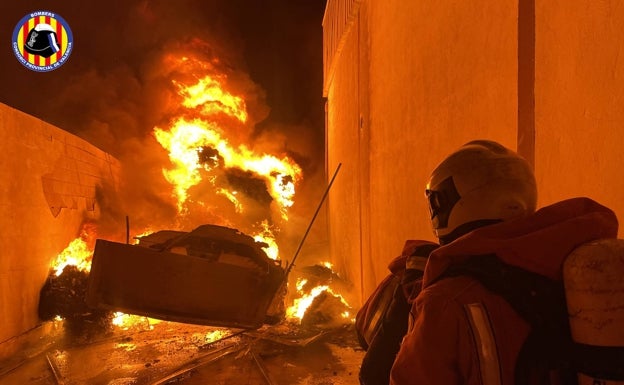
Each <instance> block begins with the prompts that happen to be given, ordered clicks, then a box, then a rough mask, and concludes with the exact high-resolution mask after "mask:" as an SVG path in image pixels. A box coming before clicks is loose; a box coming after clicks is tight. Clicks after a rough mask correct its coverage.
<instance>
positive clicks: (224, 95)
mask: <svg viewBox="0 0 624 385" xmlns="http://www.w3.org/2000/svg"><path fill="white" fill-rule="evenodd" d="M173 83H174V84H175V85H176V86H177V87H178V92H179V93H180V95H182V96H183V97H184V101H183V102H182V104H183V105H184V107H188V108H197V107H198V106H201V112H202V114H203V115H206V116H209V115H214V114H218V113H224V114H226V115H228V116H231V117H234V118H236V119H238V120H239V121H241V122H245V121H247V110H246V106H245V101H244V100H243V99H242V98H240V97H239V96H234V95H232V94H230V93H229V92H226V91H224V90H223V86H222V84H221V82H220V81H219V80H217V78H215V77H213V76H210V75H207V76H205V77H203V78H202V79H199V81H198V82H197V83H196V84H194V85H192V86H188V87H186V86H185V85H183V84H181V83H179V82H177V81H175V80H174V81H173Z"/></svg>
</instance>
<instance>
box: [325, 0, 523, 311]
mask: <svg viewBox="0 0 624 385" xmlns="http://www.w3.org/2000/svg"><path fill="white" fill-rule="evenodd" d="M330 3H332V1H331V0H330ZM346 8H348V7H344V8H343V9H346ZM330 9H331V4H329V3H328V9H327V11H326V14H325V19H324V33H325V34H328V33H331V29H332V24H331V23H330V21H329V20H330V18H331V16H332V15H331V13H330V12H329V11H330ZM351 10H352V13H353V15H352V16H351V17H350V18H347V20H349V23H350V26H349V28H348V29H346V31H347V32H346V33H344V35H343V39H344V40H343V42H342V43H343V44H342V45H338V47H339V49H338V52H337V54H335V55H334V57H333V60H334V61H335V63H333V64H330V63H326V73H325V79H326V83H325V89H326V96H327V99H328V101H327V103H328V118H327V134H328V137H329V141H328V148H327V156H328V165H329V167H330V169H331V167H332V166H333V165H334V164H335V163H338V162H343V163H346V164H347V167H345V169H344V170H342V171H341V175H340V176H339V179H340V180H339V182H337V183H336V185H335V186H334V188H333V189H332V193H331V195H330V211H329V215H330V226H331V227H330V244H331V251H332V255H333V256H334V258H338V259H339V261H335V263H336V265H337V266H339V269H340V267H341V266H344V267H343V269H344V270H346V271H347V272H348V277H347V278H349V279H353V280H354V283H355V284H356V286H358V287H359V293H357V294H359V298H358V300H361V299H362V298H365V297H366V296H367V295H368V294H370V292H371V291H372V290H373V289H374V287H375V286H376V285H377V283H378V282H379V281H380V280H381V279H382V278H383V277H384V276H385V275H386V274H387V273H388V271H387V267H386V266H387V264H388V262H389V261H390V260H391V259H392V258H394V257H395V256H397V255H398V254H399V253H400V251H401V249H402V246H403V243H404V241H405V240H406V239H410V238H411V239H433V236H432V233H431V229H430V226H429V222H428V210H427V208H426V202H425V199H424V185H425V183H426V180H427V177H428V175H429V172H430V170H431V169H432V168H433V167H434V166H435V165H436V164H437V163H438V162H439V161H440V160H442V158H443V157H444V156H445V155H446V154H447V153H448V152H450V151H452V150H454V149H455V148H457V147H458V146H460V145H462V144H464V143H466V142H468V141H470V140H473V139H476V138H490V139H494V140H497V141H500V142H501V143H503V144H505V145H507V146H510V147H512V148H515V146H516V136H517V131H516V120H517V87H516V78H517V70H516V68H517V66H516V63H517V49H516V45H515V42H516V34H517V23H516V17H517V12H516V2H514V1H497V2H493V1H477V2H456V1H451V0H448V1H441V2H436V3H435V4H434V3H430V2H420V1H400V0H384V1H374V0H371V1H362V2H359V3H357V4H356V6H355V7H352V8H351ZM475 20H479V22H475ZM326 39H327V36H326ZM347 117H348V118H347ZM358 117H359V125H360V127H359V130H358V127H357V126H358ZM336 136H340V137H342V138H343V139H342V140H341V141H337V140H334V141H332V140H331V139H332V138H335V137H336ZM347 137H349V138H350V140H347ZM358 153H359V155H358ZM354 162H357V163H356V164H354ZM358 184H359V186H360V187H359V188H358ZM358 191H359V194H358ZM358 195H359V196H358ZM358 214H360V216H358Z"/></svg>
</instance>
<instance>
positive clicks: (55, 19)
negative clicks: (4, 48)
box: [13, 11, 73, 71]
mask: <svg viewBox="0 0 624 385" xmlns="http://www.w3.org/2000/svg"><path fill="white" fill-rule="evenodd" d="M33 29H34V31H33ZM41 31H43V33H44V35H43V36H41V35H39V39H40V40H41V39H42V38H43V39H44V40H43V41H40V42H39V43H35V44H39V45H41V44H42V43H43V44H45V39H46V38H48V39H49V45H48V47H47V48H45V46H44V49H43V51H42V53H41V54H36V53H37V51H34V52H35V53H33V49H32V48H33V46H32V44H33V41H36V40H35V39H37V34H38V33H40V32H41ZM52 33H53V35H54V38H52V36H50V34H52ZM29 38H30V39H33V41H31V42H29ZM27 43H29V45H28V48H27V47H25V45H26V44H27ZM72 45H73V36H72V32H71V29H70V28H69V25H67V23H66V22H65V20H64V19H63V18H62V17H60V16H59V15H57V14H54V13H52V12H48V11H38V12H33V13H30V14H28V15H26V16H24V17H23V18H22V19H21V20H20V21H19V22H18V23H17V25H16V26H15V28H14V29H13V53H14V54H15V56H16V57H17V59H18V61H19V62H20V63H21V64H22V65H24V66H25V67H26V68H29V69H31V70H34V71H51V70H53V69H56V68H58V67H60V66H61V65H62V64H64V63H65V61H66V60H67V58H68V57H69V54H70V53H71V51H72ZM40 48H41V47H40ZM40 48H37V50H39V49H40ZM57 50H58V51H57ZM29 51H30V52H29ZM55 51H56V52H55ZM45 56H48V57H45Z"/></svg>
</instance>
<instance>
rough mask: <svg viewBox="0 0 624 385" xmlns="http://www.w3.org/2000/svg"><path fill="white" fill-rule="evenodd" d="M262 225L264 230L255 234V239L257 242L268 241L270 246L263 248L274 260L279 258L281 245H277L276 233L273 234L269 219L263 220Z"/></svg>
mask: <svg viewBox="0 0 624 385" xmlns="http://www.w3.org/2000/svg"><path fill="white" fill-rule="evenodd" d="M260 225H261V226H262V230H261V231H260V232H259V233H258V234H256V235H254V236H253V238H254V240H255V241H256V242H264V243H266V244H267V245H268V246H267V247H263V249H264V252H265V253H266V254H267V256H268V257H269V258H271V259H273V260H276V261H277V260H279V247H278V246H277V242H275V235H273V231H272V230H271V228H270V227H269V223H268V222H267V221H262V223H261V224H260Z"/></svg>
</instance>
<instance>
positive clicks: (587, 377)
mask: <svg viewBox="0 0 624 385" xmlns="http://www.w3.org/2000/svg"><path fill="white" fill-rule="evenodd" d="M562 268H563V281H556V280H552V279H550V278H547V277H545V276H542V275H540V274H536V273H533V272H530V271H527V270H524V269H521V268H519V267H516V266H512V265H509V264H506V263H504V262H502V261H501V260H500V259H499V258H498V257H497V256H496V255H494V254H489V255H479V256H474V257H471V258H468V259H467V260H466V261H464V262H462V263H458V264H455V265H452V266H451V267H450V268H449V269H447V271H446V272H445V273H444V274H443V276H442V277H440V278H441V279H442V278H446V277H453V276H460V275H468V276H471V277H473V278H475V279H477V280H478V281H479V282H480V283H481V284H482V285H483V286H484V287H485V288H486V289H488V290H490V291H492V292H494V293H497V294H499V295H501V296H502V297H503V298H504V299H505V300H506V301H507V302H508V303H509V304H510V305H511V306H512V307H513V308H514V310H515V311H516V312H517V313H518V315H520V316H521V317H522V318H523V319H524V320H525V321H527V322H528V323H529V324H530V325H531V332H530V334H529V336H528V337H527V339H526V341H525V343H524V345H523V347H522V349H521V351H520V353H519V356H518V359H517V362H516V369H515V373H516V374H515V383H516V385H525V384H534V383H539V384H551V383H552V379H553V378H558V383H560V384H566V385H567V384H573V385H576V384H578V385H623V384H624V240H621V239H604V240H598V241H594V242H589V243H586V244H584V245H581V246H580V247H578V248H577V249H575V250H574V251H573V252H572V253H571V254H570V255H569V256H568V257H567V259H566V260H565V262H564V265H563V267H562Z"/></svg>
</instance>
